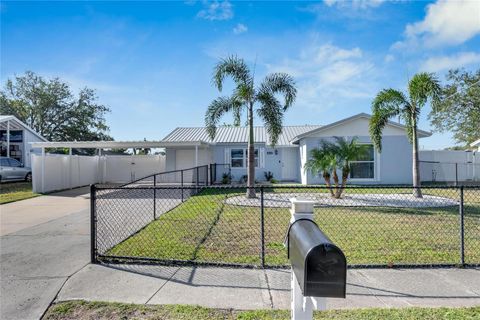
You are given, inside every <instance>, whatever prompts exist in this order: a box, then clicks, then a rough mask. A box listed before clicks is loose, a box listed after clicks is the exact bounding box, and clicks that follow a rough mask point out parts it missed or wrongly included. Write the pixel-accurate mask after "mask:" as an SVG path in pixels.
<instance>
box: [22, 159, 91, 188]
mask: <svg viewBox="0 0 480 320" xmlns="http://www.w3.org/2000/svg"><path fill="white" fill-rule="evenodd" d="M97 164H98V157H97V156H93V157H89V156H77V155H74V156H71V157H70V156H68V155H59V154H47V155H45V173H44V178H45V181H44V182H43V183H42V156H41V155H37V154H32V186H33V191H34V192H50V191H55V190H63V189H69V188H76V187H81V186H86V185H89V184H92V183H96V182H98V179H97V177H98V167H97Z"/></svg>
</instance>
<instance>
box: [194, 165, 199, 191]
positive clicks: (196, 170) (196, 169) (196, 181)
mask: <svg viewBox="0 0 480 320" xmlns="http://www.w3.org/2000/svg"><path fill="white" fill-rule="evenodd" d="M198 169H199V167H196V168H195V175H196V178H195V186H196V187H197V189H198ZM197 191H198V190H197Z"/></svg>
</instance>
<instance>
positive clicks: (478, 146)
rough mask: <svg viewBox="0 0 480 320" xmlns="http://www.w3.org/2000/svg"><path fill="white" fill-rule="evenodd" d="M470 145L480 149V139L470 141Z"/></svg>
mask: <svg viewBox="0 0 480 320" xmlns="http://www.w3.org/2000/svg"><path fill="white" fill-rule="evenodd" d="M470 147H472V148H477V151H480V139H478V140H476V141H473V142H472V143H470Z"/></svg>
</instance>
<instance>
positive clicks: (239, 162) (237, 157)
mask: <svg viewBox="0 0 480 320" xmlns="http://www.w3.org/2000/svg"><path fill="white" fill-rule="evenodd" d="M230 155H231V159H232V163H231V164H232V168H243V167H244V165H243V149H232V150H231V151H230Z"/></svg>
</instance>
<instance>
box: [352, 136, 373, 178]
mask: <svg viewBox="0 0 480 320" xmlns="http://www.w3.org/2000/svg"><path fill="white" fill-rule="evenodd" d="M350 178H351V179H374V178H375V150H374V148H373V145H371V144H370V145H368V151H367V152H366V153H365V154H364V155H362V156H360V157H358V159H356V160H354V161H351V162H350Z"/></svg>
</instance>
